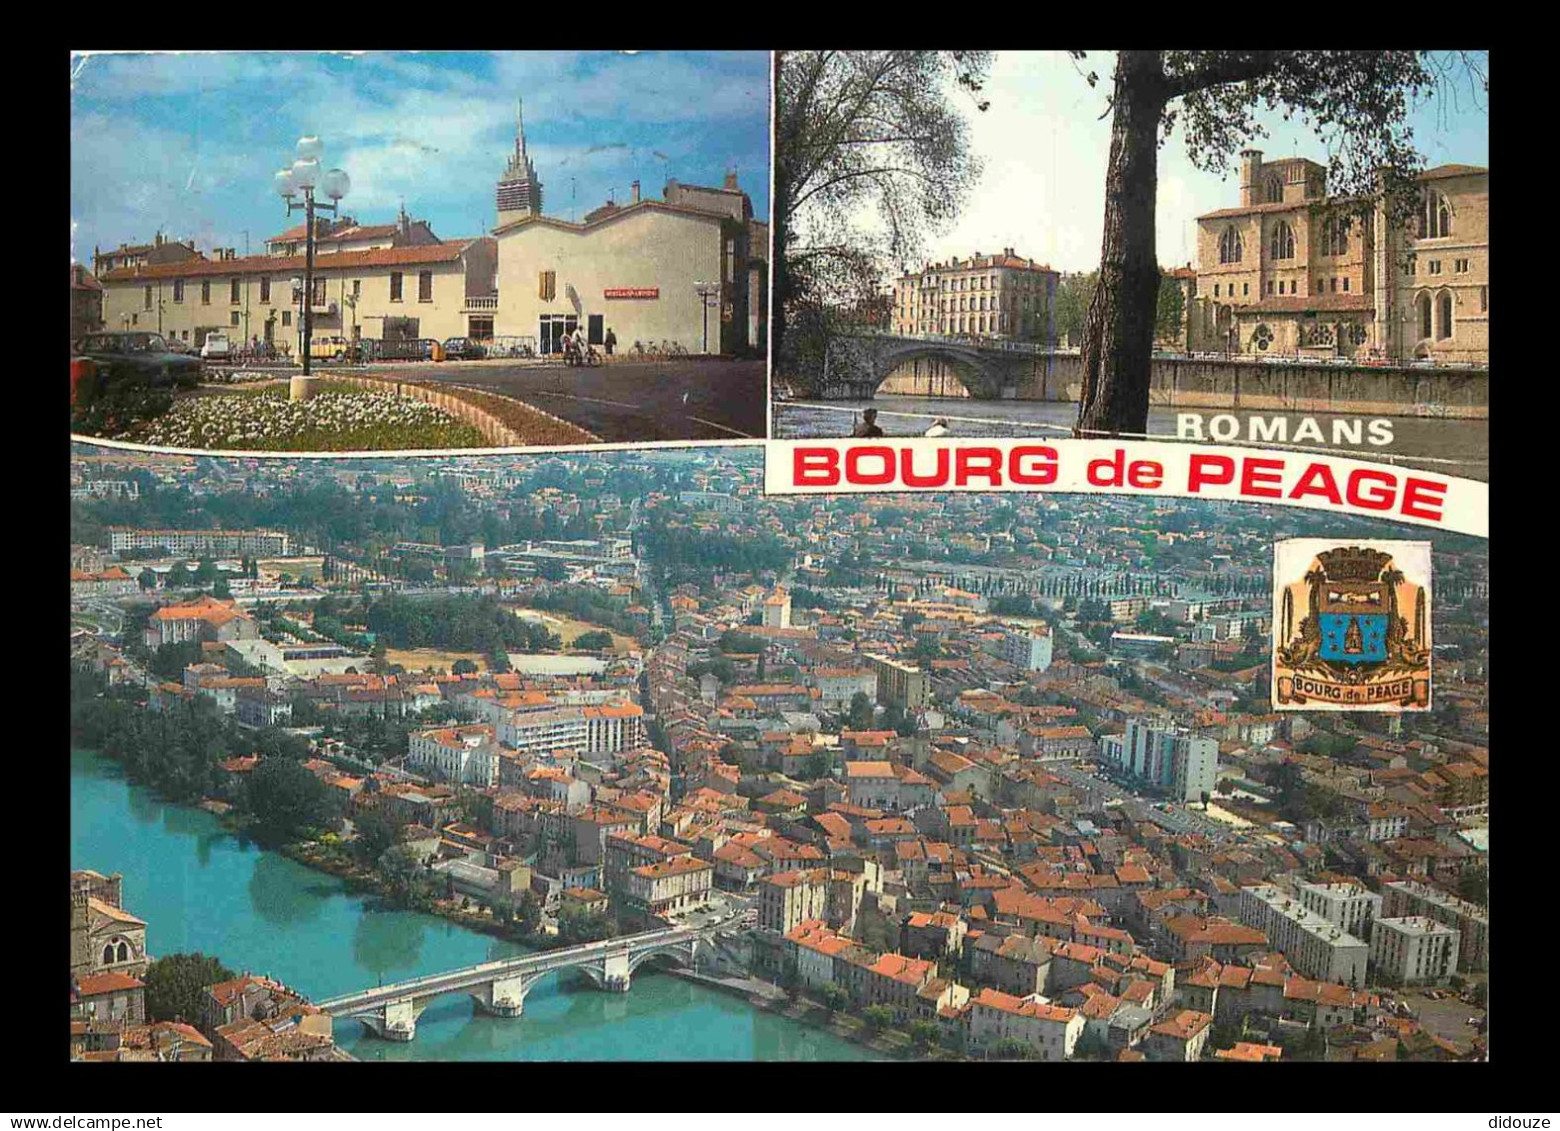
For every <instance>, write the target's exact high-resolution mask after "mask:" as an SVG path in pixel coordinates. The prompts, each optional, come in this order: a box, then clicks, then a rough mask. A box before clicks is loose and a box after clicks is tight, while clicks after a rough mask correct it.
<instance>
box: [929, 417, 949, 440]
mask: <svg viewBox="0 0 1560 1131" xmlns="http://www.w3.org/2000/svg"><path fill="white" fill-rule="evenodd" d="M950 431H952V429H950V428H949V427H948V422H947V421H946V420H944V419H943V418H942V417H940V416H939V417H938V418H937V419H936V420H934V421H932V426H931V427H930V428H928V429H927V430H926V431H925V432H924V433H923V435H926V436H946V435H948V433H949V432H950Z"/></svg>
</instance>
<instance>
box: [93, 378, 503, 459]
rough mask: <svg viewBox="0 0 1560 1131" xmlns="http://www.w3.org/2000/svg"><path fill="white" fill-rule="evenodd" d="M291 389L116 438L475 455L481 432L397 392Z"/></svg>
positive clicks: (163, 420) (186, 410)
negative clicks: (299, 396)
mask: <svg viewBox="0 0 1560 1131" xmlns="http://www.w3.org/2000/svg"><path fill="white" fill-rule="evenodd" d="M287 392H288V391H287V386H286V385H273V386H267V387H264V388H255V389H244V390H242V391H235V392H233V393H219V394H212V395H207V396H193V397H185V398H181V399H180V400H178V401H176V402H175V403H174V405H173V407H172V408H171V409H169V411H168V412H167V413H165V414H164V415H162V416H159V417H157V418H156V419H154V420H148V421H142V422H140V423H138V424H137V425H135V426H134V427H132V428H130V429H129V430H127V431H125V432H123V433H120V434H118V435H116V436H114V437H112V439H116V440H129V441H133V442H135V443H140V444H153V445H156V446H159V447H170V448H216V449H227V450H235V451H265V452H304V451H320V452H344V451H370V450H392V449H406V448H476V447H482V446H483V442H484V441H483V438H482V433H481V432H479V431H478V430H477V429H476V428H475V427H473V426H472V425H470V424H467V423H465V422H464V421H461V420H457V419H456V418H455V417H454V416H452V415H451V414H450V413H448V412H445V411H444V410H442V409H439V408H436V407H434V406H433V405H430V404H427V403H425V402H423V401H421V400H418V399H417V398H415V397H410V396H404V395H400V394H397V393H395V392H393V391H389V390H387V391H379V390H372V391H364V390H359V389H355V388H352V387H351V386H347V385H344V384H340V383H332V382H329V381H325V382H322V383H321V385H320V386H319V388H318V390H317V391H316V393H315V395H314V396H313V397H311V398H310V399H309V400H306V401H292V400H289V399H288V395H287Z"/></svg>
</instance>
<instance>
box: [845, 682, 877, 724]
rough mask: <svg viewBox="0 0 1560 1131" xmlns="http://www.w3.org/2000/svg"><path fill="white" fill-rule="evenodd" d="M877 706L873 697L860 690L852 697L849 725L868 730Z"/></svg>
mask: <svg viewBox="0 0 1560 1131" xmlns="http://www.w3.org/2000/svg"><path fill="white" fill-rule="evenodd" d="M876 713H877V708H876V706H875V705H874V704H873V702H872V697H871V696H870V695H868V694H867V693H866V692H865V691H858V692H856V694H854V695H852V696H851V697H850V712H849V725H850V729H851V730H866V729H868V728H869V727H871V726H872V719H873V716H874V715H875V714H876Z"/></svg>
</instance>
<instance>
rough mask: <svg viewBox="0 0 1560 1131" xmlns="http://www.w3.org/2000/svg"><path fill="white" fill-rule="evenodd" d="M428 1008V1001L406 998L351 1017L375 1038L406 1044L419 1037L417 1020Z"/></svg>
mask: <svg viewBox="0 0 1560 1131" xmlns="http://www.w3.org/2000/svg"><path fill="white" fill-rule="evenodd" d="M427 1007H428V1001H427V999H417V998H406V999H403V1000H401V1001H392V1002H387V1003H385V1004H384V1005H381V1006H378V1007H376V1008H374V1009H368V1010H364V1011H363V1012H361V1013H353V1014H351V1015H350V1016H351V1017H352V1018H353V1019H354V1020H356V1021H360V1022H362V1023H363V1027H364V1028H366V1029H367V1030H368V1031H369V1032H370V1033H372V1034H374V1036H376V1037H379V1038H381V1039H383V1040H386V1041H397V1042H399V1043H402V1044H405V1043H407V1042H409V1041H411V1040H412V1039H413V1038H415V1037H416V1036H417V1019H418V1018H419V1017H421V1016H422V1012H423V1010H424V1009H426V1008H427Z"/></svg>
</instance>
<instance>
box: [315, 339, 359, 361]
mask: <svg viewBox="0 0 1560 1131" xmlns="http://www.w3.org/2000/svg"><path fill="white" fill-rule="evenodd" d="M353 352H354V351H353V347H352V343H351V342H349V341H347V339H346V338H343V337H339V336H329V335H327V336H321V337H316V338H315V339H314V340H313V341H312V342H310V343H309V357H310V358H312V359H313V360H315V361H346V360H347V358H349V357H350V356H352V354H353Z"/></svg>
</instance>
